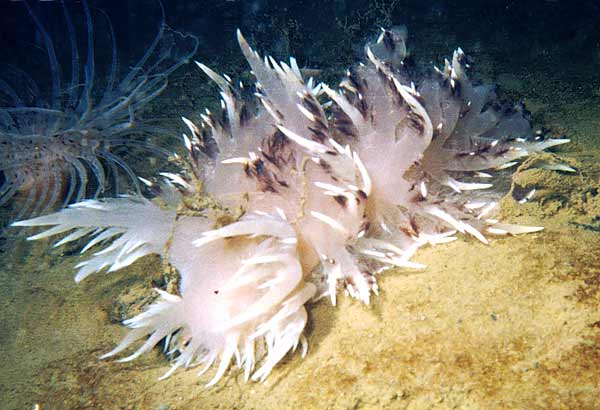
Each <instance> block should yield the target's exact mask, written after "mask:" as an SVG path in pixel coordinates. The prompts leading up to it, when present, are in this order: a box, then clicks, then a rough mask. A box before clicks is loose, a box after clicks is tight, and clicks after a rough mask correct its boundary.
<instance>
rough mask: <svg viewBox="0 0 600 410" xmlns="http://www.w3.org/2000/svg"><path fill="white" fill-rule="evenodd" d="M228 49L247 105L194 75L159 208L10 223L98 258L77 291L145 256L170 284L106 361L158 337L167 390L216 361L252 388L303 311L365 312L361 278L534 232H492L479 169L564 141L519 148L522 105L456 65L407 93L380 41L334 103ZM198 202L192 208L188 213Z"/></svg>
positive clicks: (294, 334)
mask: <svg viewBox="0 0 600 410" xmlns="http://www.w3.org/2000/svg"><path fill="white" fill-rule="evenodd" d="M238 41H239V43H240V46H241V49H242V52H243V53H244V56H245V57H246V59H247V61H248V63H249V65H250V67H251V69H252V72H253V73H254V75H255V77H256V84H255V93H254V98H255V101H248V100H247V99H244V98H243V96H242V94H243V93H242V92H241V90H240V89H239V88H237V87H236V86H234V85H233V83H232V82H231V79H230V78H229V77H228V76H226V75H223V76H221V75H219V74H217V73H215V72H214V71H212V70H211V69H210V68H208V67H206V66H204V65H202V64H198V65H199V67H200V68H201V70H203V71H204V72H205V73H206V74H207V75H208V77H210V79H211V80H213V81H214V82H215V83H216V84H217V85H218V86H219V88H220V90H221V92H220V96H221V109H222V112H221V113H220V115H215V114H213V113H211V112H210V111H208V110H206V111H205V112H204V113H202V114H200V121H199V123H198V124H196V123H194V122H193V121H191V120H188V119H185V118H184V122H185V124H186V125H187V127H188V128H189V130H190V135H184V138H183V139H184V144H185V147H186V149H187V151H188V153H189V158H188V164H187V166H186V168H185V169H186V171H184V172H182V173H181V175H175V174H172V173H162V174H161V175H162V176H163V177H164V179H165V182H164V183H163V184H162V185H161V186H162V188H161V189H160V190H159V189H158V188H157V189H156V192H158V191H160V194H159V198H157V199H160V201H158V200H155V201H150V200H146V199H140V198H132V197H120V198H113V199H105V200H102V201H84V202H81V203H79V204H75V205H72V206H71V207H69V208H68V209H66V210H64V211H62V212H58V213H55V214H51V215H47V216H42V217H39V218H34V219H31V220H27V221H21V222H18V223H16V225H18V226H42V225H48V226H53V227H52V228H50V229H49V230H47V231H45V232H42V233H40V234H37V235H35V236H33V237H31V239H38V238H42V237H47V236H51V235H55V234H59V233H64V232H67V231H73V230H74V231H73V232H71V233H70V234H69V235H68V236H66V237H65V238H63V239H62V240H61V241H60V242H59V243H58V244H57V245H60V244H63V243H66V242H70V241H74V240H77V239H80V238H82V237H84V236H91V237H92V239H91V241H90V242H89V243H88V245H87V246H86V247H85V248H84V251H86V250H88V249H89V248H91V247H100V246H101V245H105V247H104V248H103V249H101V250H99V251H97V252H96V253H95V254H94V255H93V256H92V257H91V258H90V259H89V260H88V261H86V262H83V263H82V264H80V265H79V268H80V270H79V273H78V274H77V276H76V279H77V280H81V279H83V278H84V277H86V276H88V275H89V274H91V273H93V272H96V271H99V270H101V269H103V268H105V267H108V269H109V270H116V269H120V268H122V267H125V266H127V265H129V264H130V263H132V262H134V261H135V260H136V259H138V258H140V257H142V256H144V255H147V254H150V253H156V254H160V255H162V257H163V258H166V259H167V260H166V262H168V263H169V264H170V265H171V266H172V267H174V268H175V269H176V270H177V271H178V273H179V275H180V280H179V295H173V294H169V293H166V292H165V291H162V290H159V291H158V292H159V299H158V301H157V302H155V303H154V304H153V305H151V306H150V307H149V309H148V310H147V311H145V312H144V313H142V314H140V315H138V316H136V317H134V318H131V319H129V320H127V321H125V324H126V325H127V326H128V327H130V328H131V332H130V333H129V334H128V335H127V336H126V338H125V339H124V340H123V341H122V342H121V344H119V346H117V347H116V348H115V349H114V350H112V351H111V352H109V353H107V354H106V355H104V357H110V356H113V355H117V354H119V353H121V352H122V351H124V350H126V349H128V348H129V347H130V346H131V345H132V344H134V343H135V342H136V341H137V340H139V339H143V338H145V342H144V343H143V344H142V345H141V346H140V347H139V348H138V349H137V350H136V351H135V352H134V353H133V354H132V355H131V356H129V357H126V358H124V359H121V360H132V359H134V358H136V357H137V356H139V355H140V354H142V353H144V352H145V351H148V350H149V349H151V348H152V347H153V346H154V345H156V344H157V343H158V342H159V341H160V340H162V339H165V340H166V349H167V350H168V351H169V352H170V355H171V357H172V358H173V367H172V369H171V370H170V371H169V372H168V373H167V374H166V375H165V376H167V375H169V374H170V373H171V372H172V371H173V370H175V369H176V368H178V367H190V366H193V365H198V364H201V365H203V366H204V368H203V372H204V371H206V370H208V369H209V368H211V367H212V366H213V364H214V366H215V367H216V371H215V372H214V375H213V377H212V379H211V380H210V381H209V383H208V385H212V384H214V383H216V382H217V381H218V380H219V379H220V378H221V377H222V376H223V375H224V374H225V372H226V370H227V369H228V368H229V366H230V364H231V362H232V360H235V362H236V363H237V365H238V366H239V367H241V368H243V371H244V377H245V379H249V378H252V379H253V380H264V379H265V378H266V376H267V375H268V374H269V373H270V372H271V370H272V369H273V367H274V366H275V365H276V364H277V363H278V362H279V361H280V360H281V359H282V358H283V357H284V356H285V355H286V354H287V353H288V352H290V351H294V350H295V349H296V348H297V347H298V346H300V348H301V349H300V350H301V352H302V354H303V355H304V354H305V353H306V349H307V341H306V339H305V337H304V335H303V332H304V328H305V326H306V322H307V311H306V308H305V306H306V304H307V303H308V302H310V301H311V300H315V299H317V298H319V297H322V296H327V297H329V298H330V299H331V301H332V303H333V304H335V303H336V297H337V293H338V291H339V289H340V288H341V289H343V290H345V292H346V293H347V294H349V295H350V296H352V297H354V298H357V299H359V300H361V301H363V302H364V303H366V304H368V303H369V300H370V297H371V294H372V293H375V294H377V292H378V287H377V283H376V277H375V275H376V274H377V273H379V272H381V271H383V270H386V269H389V268H393V267H400V268H409V269H419V268H423V265H421V264H419V263H416V262H413V261H411V257H412V256H413V254H414V252H415V251H416V250H417V249H418V248H419V247H421V246H423V245H426V244H431V245H436V244H441V243H445V242H448V241H451V240H453V239H454V236H452V235H454V234H455V233H457V232H459V233H463V234H467V235H471V236H473V237H475V238H477V239H478V240H480V241H481V242H484V243H487V239H486V237H485V234H486V233H491V234H501V235H502V234H518V233H528V232H534V231H537V230H540V229H541V228H538V227H525V226H516V225H510V224H505V223H499V222H498V221H497V220H495V219H491V217H490V214H491V213H493V211H494V208H495V205H496V203H497V201H498V199H499V198H500V197H501V195H502V194H503V193H502V192H498V191H495V190H493V189H490V188H491V187H492V184H493V183H494V182H495V179H494V178H499V177H498V176H496V177H494V175H493V174H492V173H491V172H492V171H493V170H495V169H502V168H505V167H506V166H507V164H511V163H513V162H514V161H517V160H518V159H519V158H522V157H524V156H526V155H529V154H530V153H531V152H535V151H541V150H543V149H545V148H547V147H551V146H553V145H557V144H561V143H564V142H566V140H562V139H548V140H544V139H541V138H539V137H535V135H534V133H533V132H532V130H531V126H530V124H529V121H528V120H527V119H526V118H525V116H524V113H523V111H522V109H521V108H520V107H518V106H515V107H503V106H501V104H500V103H499V101H498V98H497V96H496V95H495V93H494V92H493V90H492V87H490V86H487V85H479V86H475V85H473V84H472V83H471V81H470V80H469V78H468V77H467V76H466V63H465V60H466V58H465V56H464V53H463V52H462V50H460V49H458V50H457V51H456V52H454V56H453V58H452V61H446V63H445V66H444V68H443V69H442V70H436V72H435V73H434V74H433V75H432V76H430V77H426V78H422V79H415V78H411V76H410V75H409V73H408V72H407V71H406V69H405V67H404V64H403V60H404V57H405V54H406V46H405V43H404V42H405V32H404V31H388V30H383V31H382V33H381V34H380V36H379V38H378V41H377V42H376V43H373V44H370V45H368V46H367V47H366V55H367V60H366V61H365V63H364V64H359V65H357V66H355V67H353V68H351V69H349V70H348V71H347V76H346V78H345V79H344V80H343V81H342V82H341V83H340V86H339V89H337V90H334V89H333V88H331V87H329V86H327V85H325V84H319V85H316V86H315V85H314V84H313V80H312V79H309V80H308V81H304V80H303V78H302V75H301V72H300V70H299V68H298V66H297V64H296V61H295V60H294V59H291V60H290V64H286V63H283V62H279V63H278V62H276V61H275V60H273V59H272V58H270V57H268V58H261V57H260V56H259V55H258V53H256V52H255V51H254V50H252V49H251V48H250V46H249V45H248V43H247V42H246V41H245V39H244V38H243V37H242V35H241V34H240V33H239V32H238ZM246 94H247V93H246ZM256 107H258V108H256ZM484 170H485V171H486V172H483V171H484ZM457 178H464V179H466V180H467V181H466V182H465V181H461V180H459V179H457ZM478 178H482V179H483V182H478V181H477V179H478ZM198 181H199V182H200V183H196V182H198ZM145 183H147V184H151V183H150V182H149V181H145ZM200 186H201V187H202V188H199V187H200ZM155 188H156V187H155ZM484 192H485V194H484ZM476 193H477V194H476ZM198 198H203V199H204V202H202V201H200V202H201V203H204V205H203V206H199V207H197V208H193V207H192V208H193V209H191V208H190V205H189V204H190V203H192V202H193V201H192V199H198ZM159 202H160V204H161V205H160V206H159V205H158V203H159ZM186 204H187V205H186ZM182 205H184V206H183V208H184V209H185V208H186V206H187V207H188V208H187V210H186V211H181V209H182ZM111 241H112V242H111Z"/></svg>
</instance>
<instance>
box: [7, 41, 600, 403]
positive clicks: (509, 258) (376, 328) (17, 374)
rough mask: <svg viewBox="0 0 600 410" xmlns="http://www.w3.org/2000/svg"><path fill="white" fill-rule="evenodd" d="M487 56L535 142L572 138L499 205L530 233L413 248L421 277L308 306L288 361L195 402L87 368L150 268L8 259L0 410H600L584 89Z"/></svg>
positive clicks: (153, 384) (590, 99)
mask: <svg viewBox="0 0 600 410" xmlns="http://www.w3.org/2000/svg"><path fill="white" fill-rule="evenodd" d="M465 50H466V51H467V52H468V51H469V50H468V48H467V47H465ZM448 51H450V50H448ZM493 51H494V52H489V53H488V54H486V55H482V56H480V66H483V68H484V69H483V71H484V73H485V74H486V75H489V76H490V78H492V79H495V80H497V81H498V82H499V84H500V86H501V87H504V89H505V90H508V91H509V92H510V93H511V95H517V96H520V98H523V99H524V101H525V103H526V104H527V106H528V107H529V108H530V109H531V110H532V112H533V114H534V119H536V120H537V121H536V125H537V126H544V127H546V128H548V129H550V130H551V132H552V133H553V134H555V135H566V136H568V137H570V138H572V143H570V144H568V145H566V146H563V147H561V148H560V149H558V150H556V151H555V154H556V155H557V156H558V157H559V158H560V159H561V160H562V161H563V162H564V163H567V164H569V165H571V166H573V167H575V168H576V169H577V172H576V173H574V174H567V173H558V172H554V171H545V170H541V169H533V168H531V169H522V170H520V171H519V172H518V173H517V174H516V175H515V178H514V182H515V184H517V185H518V186H520V187H522V188H523V189H525V190H526V191H527V190H528V189H529V188H534V187H535V188H537V193H536V195H535V196H534V198H533V199H532V200H531V201H530V202H529V203H526V204H518V203H516V202H515V201H513V200H512V199H511V198H510V197H507V198H505V199H504V200H503V203H502V212H501V216H502V219H503V220H505V221H508V222H513V223H520V224H527V225H542V226H544V227H545V230H544V231H542V232H540V233H535V234H529V235H524V236H520V237H507V238H493V239H492V240H491V243H490V245H489V246H486V245H483V244H481V243H478V242H477V241H476V240H474V239H472V238H459V240H457V241H455V242H453V243H450V244H445V245H440V246H437V247H433V248H432V247H428V248H424V249H421V250H420V251H419V252H418V253H417V255H416V257H415V258H414V260H415V261H417V262H421V263H424V264H426V265H427V269H425V270H423V271H418V272H415V271H396V272H392V271H390V272H387V273H385V274H384V275H382V276H381V277H380V278H379V285H380V289H381V292H380V296H379V297H375V298H373V300H372V304H371V306H368V307H367V306H364V305H363V304H361V303H359V302H357V301H355V300H352V299H350V298H348V297H340V298H339V303H338V306H337V307H332V306H331V305H330V303H329V301H328V300H321V301H319V302H317V303H315V304H312V305H310V306H309V315H310V321H309V325H308V329H307V333H306V334H307V338H308V342H309V351H308V355H307V357H306V358H305V359H301V358H300V356H299V354H292V355H288V356H287V357H286V359H285V360H284V361H283V362H281V363H280V364H279V365H278V366H277V367H276V368H275V370H274V371H273V373H272V374H271V375H270V376H269V378H268V379H267V381H266V382H265V383H252V382H250V383H244V382H243V376H242V375H241V374H240V372H239V371H237V370H235V369H232V370H230V371H229V372H228V373H227V374H226V376H225V377H224V378H223V380H222V381H221V382H220V383H219V384H218V385H217V386H216V387H214V388H211V389H205V388H204V387H203V385H204V383H206V382H207V381H208V380H210V378H211V377H212V376H211V373H210V372H209V373H208V374H206V375H204V376H202V377H197V371H196V370H195V369H190V370H187V371H178V372H176V373H175V374H173V375H172V376H171V377H170V378H168V379H167V380H164V381H158V380H157V379H158V377H159V376H161V375H162V374H163V373H164V372H165V371H166V370H167V369H168V368H169V364H168V362H167V361H166V359H165V357H164V355H163V354H162V353H161V351H160V350H159V349H158V348H157V349H154V350H153V351H152V353H150V354H146V355H144V356H143V357H142V358H140V359H138V360H136V361H134V362H132V363H124V364H121V363H116V362H114V361H99V360H98V359H97V358H98V356H99V355H100V354H102V353H104V352H106V351H108V350H110V349H111V348H112V347H113V346H114V345H115V344H116V343H118V341H119V340H120V339H121V337H123V336H124V334H125V333H126V329H125V328H124V327H123V326H122V325H120V324H119V323H118V321H119V320H120V319H122V318H125V317H127V316H130V315H132V314H134V313H135V312H134V308H131V306H134V307H135V306H136V304H139V303H140V302H141V300H142V299H144V298H145V297H146V298H148V297H150V296H151V294H152V293H151V288H152V286H153V284H152V280H153V279H159V278H160V276H161V265H160V263H159V259H158V257H146V258H144V259H143V260H141V261H138V262H137V263H136V264H134V265H133V266H131V267H129V268H127V269H124V270H122V271H120V272H117V273H113V274H110V275H106V274H102V273H101V274H97V275H95V276H94V277H91V278H89V279H87V280H85V281H84V282H83V283H82V284H80V285H78V286H76V285H75V284H74V282H73V280H72V276H73V266H74V265H75V264H76V263H77V262H78V261H80V260H81V257H80V256H79V254H78V248H77V247H76V246H71V247H66V248H64V247H63V248H60V249H52V248H50V247H49V245H50V242H47V241H43V242H40V243H35V244H31V243H25V242H15V243H12V244H9V245H8V248H7V249H5V251H4V253H3V255H2V263H1V265H0V285H1V286H0V326H1V328H0V397H1V399H0V403H1V404H0V407H1V408H2V409H6V410H17V409H18V410H22V409H31V408H33V406H34V404H36V403H38V404H39V406H40V407H39V408H40V409H42V410H51V409H65V410H67V409H149V410H167V409H168V410H176V409H240V410H241V409H247V410H249V409H265V410H267V409H286V408H293V409H598V408H600V248H599V242H600V195H599V192H598V189H599V188H600V187H599V182H600V181H599V179H600V135H599V133H600V131H599V130H600V83H598V82H593V81H590V78H592V77H589V76H587V74H586V73H583V74H581V76H579V77H578V76H577V75H574V74H573V73H569V72H568V70H567V71H563V72H562V73H557V71H556V62H555V61H551V60H548V61H545V62H542V63H540V64H533V63H532V64H531V65H530V66H526V67H517V66H515V65H511V64H510V63H507V62H506V61H505V59H504V58H503V57H504V56H503V54H502V50H493ZM482 58H485V60H482ZM486 67H488V69H487V70H486ZM574 72H575V73H577V71H576V70H575V71H574ZM596 79H597V78H596Z"/></svg>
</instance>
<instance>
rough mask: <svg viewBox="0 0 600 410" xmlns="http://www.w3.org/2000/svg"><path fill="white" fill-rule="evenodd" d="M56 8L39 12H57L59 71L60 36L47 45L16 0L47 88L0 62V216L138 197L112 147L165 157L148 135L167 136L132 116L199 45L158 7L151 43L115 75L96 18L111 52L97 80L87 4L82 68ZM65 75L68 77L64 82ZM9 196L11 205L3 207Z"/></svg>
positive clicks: (70, 25)
mask: <svg viewBox="0 0 600 410" xmlns="http://www.w3.org/2000/svg"><path fill="white" fill-rule="evenodd" d="M61 3H62V6H61V5H58V4H48V5H45V7H44V11H53V12H58V13H60V12H61V10H60V9H61V8H62V14H63V18H64V22H65V28H66V43H67V44H68V47H70V57H71V61H70V62H69V65H68V66H69V69H63V68H62V67H61V64H60V59H59V58H58V57H57V55H60V54H59V50H60V49H59V48H57V47H58V42H57V41H58V40H60V38H59V39H53V36H52V35H51V33H50V31H49V30H48V29H47V28H46V27H45V26H44V24H43V22H42V19H41V18H40V17H39V13H40V10H36V8H35V7H33V6H32V5H31V4H30V2H29V1H27V0H25V1H23V4H24V5H25V7H26V9H27V11H28V13H29V15H30V16H31V19H32V21H33V23H34V26H35V29H36V30H37V33H38V34H39V36H40V38H41V39H42V42H43V45H44V48H45V51H46V54H47V59H48V66H49V74H50V75H49V78H50V83H51V89H50V90H49V91H48V92H45V89H44V87H38V85H37V84H36V82H35V81H34V80H33V79H32V78H31V77H30V76H29V75H28V74H27V73H26V72H24V71H23V70H21V69H19V68H17V67H14V66H8V65H3V66H2V68H1V69H0V147H1V149H0V206H6V209H5V210H6V211H7V210H8V209H9V208H12V209H14V211H12V212H10V214H9V215H8V216H7V217H6V219H8V220H16V219H22V218H24V217H31V216H36V215H39V214H43V213H45V212H48V211H56V209H57V208H59V207H60V208H62V207H64V206H66V205H67V204H69V203H72V202H80V201H81V200H82V199H85V198H96V197H98V195H99V194H101V193H106V192H108V193H111V194H113V195H119V194H121V193H124V192H128V190H127V189H129V190H133V191H136V190H137V191H138V192H139V187H138V179H137V177H136V175H135V173H134V171H133V167H132V165H131V163H127V162H126V161H125V160H124V159H123V158H122V157H120V156H119V155H118V151H117V150H118V149H119V147H126V148H128V149H133V148H137V149H142V150H145V151H150V152H151V153H152V154H153V155H157V154H158V155H162V156H163V157H164V158H166V157H167V156H168V155H169V154H170V151H168V150H166V149H165V148H162V147H160V146H158V145H157V144H153V143H151V142H150V141H149V140H148V137H149V136H153V135H154V136H157V135H163V136H164V135H169V134H170V132H169V131H167V130H165V129H163V128H161V127H158V126H156V125H153V124H152V123H151V122H150V121H141V118H140V112H141V111H142V109H143V108H144V106H146V105H147V104H148V103H149V102H150V101H152V100H153V99H154V98H156V97H157V96H158V95H159V94H160V93H161V92H162V91H163V90H164V89H165V87H166V85H167V77H168V76H169V75H170V74H171V73H172V72H173V71H174V70H176V69H177V68H178V67H180V66H181V65H182V64H184V63H185V62H186V61H188V60H189V58H190V57H191V56H192V55H194V53H195V52H196V49H197V48H198V39H197V38H196V37H194V36H192V35H188V34H183V33H180V32H177V31H174V30H172V29H170V28H169V27H168V26H167V25H166V24H165V23H164V10H162V5H161V12H162V21H161V22H160V24H159V29H158V32H157V34H156V36H155V38H154V40H153V41H152V43H151V44H150V45H149V46H148V48H147V49H146V51H145V52H144V54H143V56H142V57H141V58H140V59H139V60H138V61H137V63H135V64H133V65H131V66H130V69H129V70H128V72H127V73H126V74H124V75H123V76H120V73H119V58H118V55H117V46H116V39H115V37H114V33H113V29H112V26H111V23H110V20H109V19H108V17H107V16H106V15H104V16H103V18H101V19H100V21H103V22H104V23H105V24H106V26H107V33H108V34H109V39H108V41H109V43H108V44H107V45H106V49H107V50H110V55H111V57H110V58H111V62H110V65H109V67H108V72H107V75H106V77H105V78H97V71H98V70H97V69H96V66H97V61H96V57H95V48H96V47H97V46H98V45H97V44H95V43H97V42H99V40H97V39H96V38H95V33H94V28H93V24H94V19H92V14H91V13H90V9H89V6H88V4H87V1H85V0H83V1H82V2H81V12H82V20H83V28H84V30H85V33H84V34H85V41H84V43H85V45H86V55H85V61H84V62H83V64H82V61H81V60H82V56H81V53H80V46H79V44H78V39H77V31H78V30H77V29H76V27H77V25H76V24H74V23H75V22H76V21H74V20H73V19H72V17H71V8H72V7H69V6H67V5H66V4H64V2H61ZM15 7H17V6H15ZM40 7H41V6H40ZM46 9H49V10H46ZM96 23H98V22H96ZM55 36H56V34H55ZM60 41H64V40H60ZM55 43H57V44H55ZM67 75H68V77H69V79H68V81H66V82H64V81H63V77H65V76H67ZM45 94H47V95H45ZM109 187H110V189H108V188H109ZM126 188H127V189H126ZM15 197H18V200H17V201H14V203H13V204H11V203H10V201H11V200H12V199H13V198H15ZM3 219H4V218H3ZM3 222H4V221H3Z"/></svg>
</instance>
